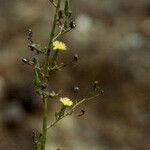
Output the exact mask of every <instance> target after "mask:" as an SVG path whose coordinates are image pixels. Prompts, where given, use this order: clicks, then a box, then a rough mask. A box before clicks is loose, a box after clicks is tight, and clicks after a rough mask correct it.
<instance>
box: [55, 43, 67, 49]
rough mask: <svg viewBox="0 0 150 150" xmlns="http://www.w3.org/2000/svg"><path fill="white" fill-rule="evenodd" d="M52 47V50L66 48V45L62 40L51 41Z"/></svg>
mask: <svg viewBox="0 0 150 150" xmlns="http://www.w3.org/2000/svg"><path fill="white" fill-rule="evenodd" d="M53 49H54V50H66V45H65V43H63V42H60V41H55V42H53Z"/></svg>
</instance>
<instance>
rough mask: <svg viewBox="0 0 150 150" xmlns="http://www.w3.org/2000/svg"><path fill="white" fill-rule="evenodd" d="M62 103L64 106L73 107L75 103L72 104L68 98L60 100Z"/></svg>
mask: <svg viewBox="0 0 150 150" xmlns="http://www.w3.org/2000/svg"><path fill="white" fill-rule="evenodd" d="M60 102H61V103H62V104H63V105H64V106H72V105H73V102H72V101H71V100H70V99H69V98H68V97H63V98H60Z"/></svg>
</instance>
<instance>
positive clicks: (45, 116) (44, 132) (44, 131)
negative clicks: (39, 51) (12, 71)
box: [40, 0, 62, 150]
mask: <svg viewBox="0 0 150 150" xmlns="http://www.w3.org/2000/svg"><path fill="white" fill-rule="evenodd" d="M61 1H62V0H58V2H57V6H56V10H55V15H54V21H53V25H52V30H51V34H50V39H49V43H48V47H47V50H46V56H45V64H44V76H45V78H44V81H45V84H46V89H45V91H47V85H48V79H47V77H48V73H49V66H50V64H49V59H50V48H51V46H52V43H53V38H54V34H55V28H56V24H57V15H58V11H59V9H60V4H61ZM42 93H43V94H42V100H43V128H42V139H41V147H40V150H45V145H46V137H47V120H48V102H47V101H48V97H47V95H45V94H44V91H43V92H42Z"/></svg>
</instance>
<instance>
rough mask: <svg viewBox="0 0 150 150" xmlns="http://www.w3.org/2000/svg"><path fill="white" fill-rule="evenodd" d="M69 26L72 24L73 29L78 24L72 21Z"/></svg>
mask: <svg viewBox="0 0 150 150" xmlns="http://www.w3.org/2000/svg"><path fill="white" fill-rule="evenodd" d="M69 26H70V28H71V29H74V28H75V27H76V24H75V22H74V21H70V24H69Z"/></svg>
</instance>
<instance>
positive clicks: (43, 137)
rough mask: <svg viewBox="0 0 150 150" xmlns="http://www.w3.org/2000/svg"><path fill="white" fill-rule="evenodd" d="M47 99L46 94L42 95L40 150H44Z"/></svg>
mask: <svg viewBox="0 0 150 150" xmlns="http://www.w3.org/2000/svg"><path fill="white" fill-rule="evenodd" d="M47 100H48V98H47V96H45V95H43V128H42V140H41V150H45V145H46V135H47V118H48V104H47Z"/></svg>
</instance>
